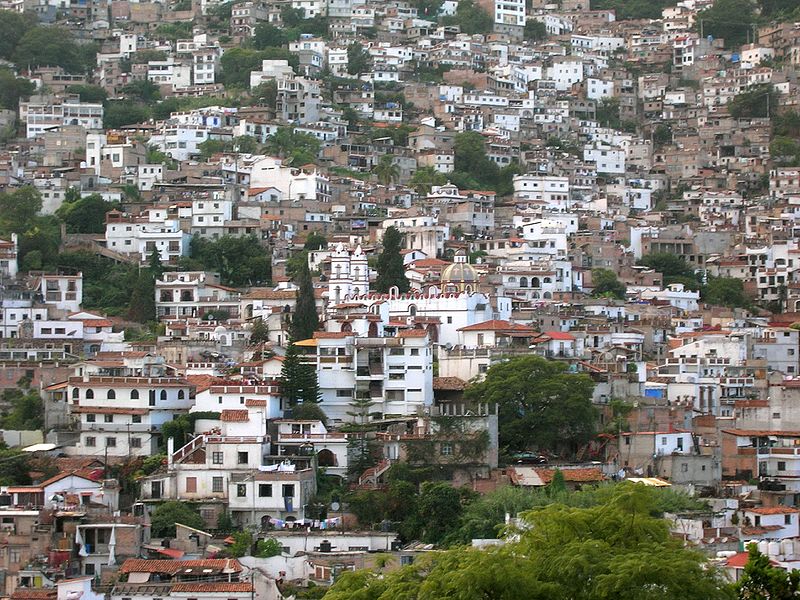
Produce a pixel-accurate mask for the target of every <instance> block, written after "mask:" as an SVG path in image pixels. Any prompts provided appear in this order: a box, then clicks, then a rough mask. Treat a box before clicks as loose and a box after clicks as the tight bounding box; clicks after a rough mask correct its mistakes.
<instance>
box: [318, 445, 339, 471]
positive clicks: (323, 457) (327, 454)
mask: <svg viewBox="0 0 800 600" xmlns="http://www.w3.org/2000/svg"><path fill="white" fill-rule="evenodd" d="M317 464H318V465H319V466H320V467H335V466H336V456H335V455H334V453H333V452H331V451H330V450H328V449H327V448H325V449H324V450H320V451H319V452H318V453H317Z"/></svg>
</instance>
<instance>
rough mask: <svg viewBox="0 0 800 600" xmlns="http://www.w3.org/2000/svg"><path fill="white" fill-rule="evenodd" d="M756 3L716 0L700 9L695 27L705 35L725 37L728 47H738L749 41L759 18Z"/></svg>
mask: <svg viewBox="0 0 800 600" xmlns="http://www.w3.org/2000/svg"><path fill="white" fill-rule="evenodd" d="M755 8H756V6H755V4H754V3H753V2H751V1H750V0H715V2H714V3H713V4H712V5H711V6H709V7H708V8H707V9H705V10H702V11H700V12H699V13H698V14H697V18H696V19H695V27H696V29H697V30H698V31H700V28H701V22H702V32H703V35H711V36H714V37H715V38H723V39H724V41H725V47H726V48H738V47H739V46H741V45H742V44H745V43H747V41H748V35H750V34H752V33H753V25H754V24H755V23H756V22H757V20H758V15H757V14H756V11H755Z"/></svg>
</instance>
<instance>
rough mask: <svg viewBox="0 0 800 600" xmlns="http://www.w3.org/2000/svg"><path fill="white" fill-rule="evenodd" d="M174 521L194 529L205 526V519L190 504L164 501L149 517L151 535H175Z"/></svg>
mask: <svg viewBox="0 0 800 600" xmlns="http://www.w3.org/2000/svg"><path fill="white" fill-rule="evenodd" d="M176 523H180V524H181V525H186V526H188V527H194V528H195V529H203V528H205V521H203V517H201V516H200V513H199V512H197V510H195V509H194V508H193V507H192V506H191V505H190V504H187V503H185V502H179V501H177V500H175V501H170V502H164V504H161V505H159V506H158V508H156V509H155V510H154V511H153V515H152V517H151V525H152V534H153V537H175V524H176Z"/></svg>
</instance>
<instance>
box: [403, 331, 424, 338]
mask: <svg viewBox="0 0 800 600" xmlns="http://www.w3.org/2000/svg"><path fill="white" fill-rule="evenodd" d="M427 335H428V332H427V331H425V330H424V329H403V330H402V331H398V332H397V337H399V338H423V337H425V336H427Z"/></svg>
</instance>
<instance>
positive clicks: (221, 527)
mask: <svg viewBox="0 0 800 600" xmlns="http://www.w3.org/2000/svg"><path fill="white" fill-rule="evenodd" d="M235 530H236V523H234V522H233V518H231V514H230V513H229V512H228V511H227V510H226V511H223V512H221V513H220V514H219V517H218V518H217V531H218V532H219V533H221V534H223V535H229V534H231V533H233V532H234V531H235Z"/></svg>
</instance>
